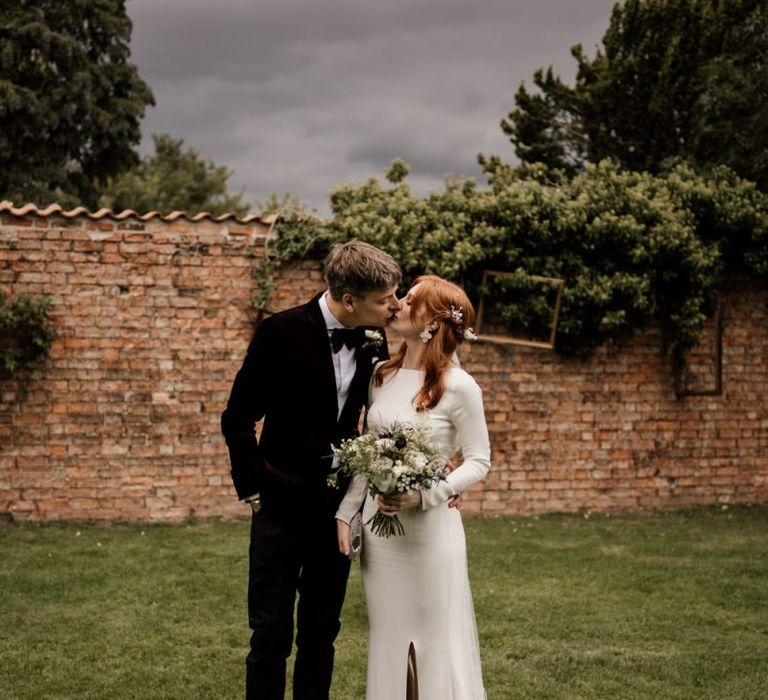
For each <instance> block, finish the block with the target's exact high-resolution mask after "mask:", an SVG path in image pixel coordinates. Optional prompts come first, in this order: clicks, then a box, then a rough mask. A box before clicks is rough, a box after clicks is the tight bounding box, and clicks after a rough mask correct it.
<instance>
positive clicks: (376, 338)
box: [360, 330, 384, 350]
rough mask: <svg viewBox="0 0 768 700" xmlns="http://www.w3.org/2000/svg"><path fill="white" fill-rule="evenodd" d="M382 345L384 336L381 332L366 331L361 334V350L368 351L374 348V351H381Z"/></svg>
mask: <svg viewBox="0 0 768 700" xmlns="http://www.w3.org/2000/svg"><path fill="white" fill-rule="evenodd" d="M383 344H384V335H383V333H382V332H381V331H377V330H366V331H365V333H364V334H363V343H362V345H361V346H360V349H361V350H369V349H371V348H374V349H376V350H381V347H382V345H383Z"/></svg>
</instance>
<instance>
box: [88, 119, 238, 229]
mask: <svg viewBox="0 0 768 700" xmlns="http://www.w3.org/2000/svg"><path fill="white" fill-rule="evenodd" d="M152 138H153V139H154V142H155V153H154V155H148V156H145V157H144V158H143V159H142V161H141V162H140V163H139V164H138V165H137V166H136V167H135V168H133V169H131V170H129V171H127V172H125V173H123V174H122V175H119V176H118V177H117V178H115V179H113V180H110V181H109V182H107V184H106V186H105V188H104V190H103V191H102V193H101V197H100V198H99V206H101V207H107V208H108V209H112V210H114V211H121V210H124V209H133V210H135V211H138V212H148V211H161V212H164V213H168V212H171V211H187V212H194V213H197V212H201V211H207V212H211V213H212V214H225V213H229V212H231V213H233V214H237V215H238V216H245V214H247V213H248V210H249V205H248V203H247V202H244V201H243V200H242V198H243V193H242V191H241V192H240V193H238V194H236V195H230V194H228V193H227V181H228V180H229V178H230V176H231V175H232V171H231V170H229V169H228V168H226V167H225V166H218V165H216V164H215V163H214V162H213V161H212V160H207V161H206V160H204V159H203V158H201V157H200V156H199V155H198V154H197V153H196V152H195V150H194V149H192V148H188V149H186V150H184V140H183V139H174V138H172V137H171V136H169V135H168V134H160V135H157V134H154V135H153V136H152Z"/></svg>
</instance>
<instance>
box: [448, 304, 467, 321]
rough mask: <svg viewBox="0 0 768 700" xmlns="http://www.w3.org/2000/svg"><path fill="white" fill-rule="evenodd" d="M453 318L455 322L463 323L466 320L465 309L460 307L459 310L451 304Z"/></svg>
mask: <svg viewBox="0 0 768 700" xmlns="http://www.w3.org/2000/svg"><path fill="white" fill-rule="evenodd" d="M451 318H452V319H453V320H454V321H459V322H460V321H463V320H464V309H462V308H461V307H459V308H458V309H457V308H456V307H455V306H454V305H453V304H451Z"/></svg>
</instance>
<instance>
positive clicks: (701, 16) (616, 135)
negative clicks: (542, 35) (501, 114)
mask: <svg viewBox="0 0 768 700" xmlns="http://www.w3.org/2000/svg"><path fill="white" fill-rule="evenodd" d="M572 54H573V56H574V58H575V59H576V61H577V63H578V72H577V76H576V82H575V85H574V86H573V87H571V86H568V85H566V84H565V83H563V82H562V81H561V80H560V78H558V77H556V76H554V75H553V73H552V69H551V68H550V69H549V70H548V71H546V72H544V71H543V70H539V71H537V72H536V73H535V74H534V79H533V82H534V85H535V86H536V87H537V88H538V91H539V92H538V94H536V93H530V92H529V91H528V90H527V89H526V87H525V85H524V84H523V85H521V86H520V88H519V89H518V91H517V94H516V96H515V103H516V109H515V110H514V111H512V112H511V113H510V114H509V115H508V117H507V119H505V120H503V121H502V129H503V130H504V131H505V133H507V134H508V135H509V136H510V140H511V141H512V143H513V144H514V145H515V151H516V153H517V155H518V157H519V158H520V159H521V160H522V161H523V162H524V163H533V162H536V161H539V162H543V163H546V164H547V165H549V166H550V167H554V168H559V169H562V170H564V171H566V172H570V173H574V172H577V171H579V170H580V169H581V168H583V166H584V164H585V162H595V163H596V162H599V161H601V160H602V159H604V158H611V159H613V160H615V161H617V162H618V163H619V164H620V165H621V166H623V167H625V168H627V169H630V170H647V171H650V172H654V173H659V172H665V171H667V170H669V168H670V167H672V166H673V165H674V164H675V163H676V162H680V161H687V162H689V163H691V164H693V165H697V166H701V167H704V168H710V167H712V166H714V165H717V164H725V165H728V166H729V167H731V168H732V169H734V170H735V171H736V172H737V173H739V174H740V175H741V176H743V177H745V178H748V179H751V180H753V181H755V182H757V183H758V184H759V186H760V187H761V188H762V189H763V190H766V189H768V8H766V6H765V2H764V0H730V1H729V2H720V1H718V0H627V1H626V2H624V3H623V4H617V5H616V6H615V7H614V9H613V14H612V16H611V20H610V25H609V27H608V30H607V31H606V33H605V36H604V37H603V48H602V49H600V50H598V51H597V54H596V56H595V57H594V58H592V59H590V58H589V57H587V56H586V55H585V53H584V52H583V50H582V48H581V46H578V45H577V46H575V47H574V48H573V49H572Z"/></svg>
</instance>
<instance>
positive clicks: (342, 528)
mask: <svg viewBox="0 0 768 700" xmlns="http://www.w3.org/2000/svg"><path fill="white" fill-rule="evenodd" d="M350 531H351V528H350V527H349V523H345V522H344V521H343V520H339V519H338V518H336V536H337V537H338V538H339V551H340V552H341V553H342V554H344V555H345V556H349V552H350V550H351V548H352V547H351V545H350V543H349V533H350Z"/></svg>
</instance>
